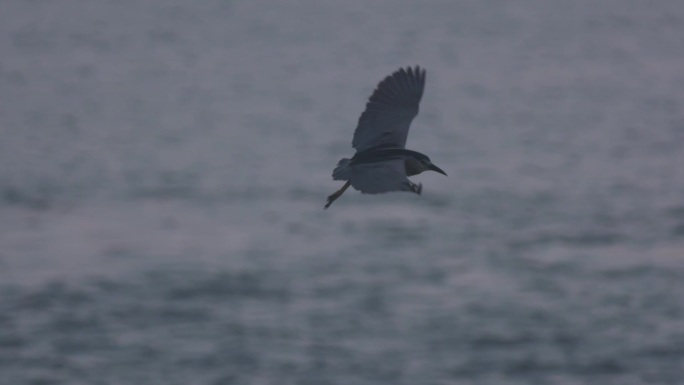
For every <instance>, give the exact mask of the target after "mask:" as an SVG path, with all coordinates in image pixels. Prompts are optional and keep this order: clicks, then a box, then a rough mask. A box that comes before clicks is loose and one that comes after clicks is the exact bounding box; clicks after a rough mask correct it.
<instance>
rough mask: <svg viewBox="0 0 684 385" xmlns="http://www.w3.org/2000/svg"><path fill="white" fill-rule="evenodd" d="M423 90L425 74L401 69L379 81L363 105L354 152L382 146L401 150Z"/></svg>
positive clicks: (417, 69) (416, 68)
mask: <svg viewBox="0 0 684 385" xmlns="http://www.w3.org/2000/svg"><path fill="white" fill-rule="evenodd" d="M424 89H425V70H423V69H421V68H420V67H418V66H416V67H415V68H411V67H407V68H406V69H404V68H400V69H399V70H398V71H396V72H394V73H393V74H392V75H390V76H388V77H386V78H385V79H384V80H383V81H381V82H380V83H379V84H378V86H377V88H375V91H373V94H372V95H371V97H370V99H368V103H367V104H366V110H365V111H363V113H362V114H361V117H360V118H359V123H358V125H357V126H356V131H354V139H353V140H352V146H353V147H354V148H355V149H356V150H357V151H363V150H367V149H369V148H373V147H377V146H383V147H392V148H404V146H405V145H406V137H407V136H408V131H409V127H410V126H411V121H412V120H413V118H415V117H416V115H418V104H419V103H420V99H421V98H422V97H423V90H424Z"/></svg>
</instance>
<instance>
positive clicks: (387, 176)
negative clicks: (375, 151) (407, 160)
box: [349, 158, 421, 194]
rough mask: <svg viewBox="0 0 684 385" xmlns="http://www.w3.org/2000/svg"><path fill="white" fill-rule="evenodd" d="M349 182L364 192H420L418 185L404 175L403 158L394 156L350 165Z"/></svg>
mask: <svg viewBox="0 0 684 385" xmlns="http://www.w3.org/2000/svg"><path fill="white" fill-rule="evenodd" d="M349 182H350V183H351V185H352V187H354V188H355V189H356V190H359V191H361V192H362V193H364V194H380V193H385V192H390V191H412V192H415V193H417V194H420V190H421V189H420V186H419V185H416V184H415V183H412V182H411V181H410V180H409V179H408V178H407V177H406V169H405V166H404V159H402V158H394V159H388V160H383V161H380V162H372V163H360V164H354V165H352V166H351V172H350V178H349Z"/></svg>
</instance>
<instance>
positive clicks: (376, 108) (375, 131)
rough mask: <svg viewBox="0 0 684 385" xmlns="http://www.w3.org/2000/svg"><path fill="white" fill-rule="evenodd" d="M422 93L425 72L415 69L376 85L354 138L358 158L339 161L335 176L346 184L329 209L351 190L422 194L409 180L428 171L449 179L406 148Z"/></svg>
mask: <svg viewBox="0 0 684 385" xmlns="http://www.w3.org/2000/svg"><path fill="white" fill-rule="evenodd" d="M424 88H425V71H424V70H421V69H420V67H417V66H416V67H415V68H411V67H408V68H406V69H403V68H401V69H399V70H398V71H396V72H394V73H393V74H392V75H390V76H388V77H386V78H385V79H384V80H383V81H381V82H380V83H379V84H378V86H377V88H376V89H375V91H374V92H373V94H372V95H371V97H370V99H369V100H368V103H367V104H366V110H365V111H364V112H363V113H362V114H361V117H360V118H359V123H358V125H357V127H356V131H355V132H354V139H353V140H352V146H353V147H354V148H355V149H356V151H357V152H356V154H354V156H353V157H352V158H351V159H349V158H344V159H342V160H340V161H339V162H338V164H337V167H335V169H334V170H333V179H334V180H344V181H346V183H345V184H344V186H342V188H341V189H339V190H338V191H336V192H335V193H333V194H332V195H330V196H329V197H328V202H327V203H326V205H325V208H328V207H330V205H331V204H332V203H333V202H334V201H335V200H336V199H337V198H339V197H340V196H341V195H342V193H344V191H345V190H346V189H347V188H348V187H349V186H352V187H354V189H356V190H359V191H361V192H362V193H365V194H379V193H385V192H390V191H410V192H414V193H416V194H420V193H421V192H422V186H421V185H419V184H418V185H417V184H415V183H413V182H411V181H410V180H409V179H408V178H407V177H408V176H412V175H417V174H420V173H421V172H423V171H427V170H433V171H436V172H439V173H441V174H444V175H446V173H445V172H444V171H442V170H441V169H440V168H439V167H437V166H435V165H433V164H432V162H431V161H430V158H428V157H427V156H426V155H424V154H421V153H419V152H417V151H412V150H407V149H405V148H404V147H405V145H406V138H407V136H408V130H409V127H410V125H411V121H412V120H413V118H415V117H416V115H418V105H419V104H420V99H421V98H422V96H423V90H424Z"/></svg>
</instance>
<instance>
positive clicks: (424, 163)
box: [409, 154, 447, 175]
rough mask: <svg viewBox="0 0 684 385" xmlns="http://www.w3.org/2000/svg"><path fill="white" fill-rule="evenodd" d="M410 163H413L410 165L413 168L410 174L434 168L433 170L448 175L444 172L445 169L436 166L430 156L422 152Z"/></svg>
mask: <svg viewBox="0 0 684 385" xmlns="http://www.w3.org/2000/svg"><path fill="white" fill-rule="evenodd" d="M410 163H412V164H411V165H410V166H411V167H410V168H411V169H412V170H411V171H413V172H411V173H409V174H410V175H416V174H420V173H421V172H423V171H428V170H432V171H435V172H438V173H440V174H442V175H446V174H447V173H445V172H444V170H442V169H441V168H439V167H437V166H435V165H434V164H433V163H432V161H430V158H428V157H427V156H426V155H423V154H420V155H418V156H416V157H415V158H414V159H413V161H412V162H410Z"/></svg>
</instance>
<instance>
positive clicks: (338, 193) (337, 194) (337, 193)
mask: <svg viewBox="0 0 684 385" xmlns="http://www.w3.org/2000/svg"><path fill="white" fill-rule="evenodd" d="M350 185H351V183H349V181H347V182H346V183H345V184H344V186H342V188H341V189H339V190H337V191H335V192H334V193H332V194H331V195H330V196H329V197H328V202H327V203H326V204H325V207H324V209H327V208H328V207H330V205H331V204H332V203H333V202H335V199H337V198H339V197H340V196H341V195H342V194H343V193H344V191H345V190H346V189H348V188H349V186H350Z"/></svg>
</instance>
